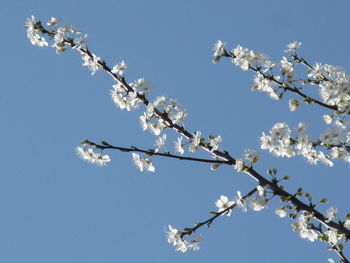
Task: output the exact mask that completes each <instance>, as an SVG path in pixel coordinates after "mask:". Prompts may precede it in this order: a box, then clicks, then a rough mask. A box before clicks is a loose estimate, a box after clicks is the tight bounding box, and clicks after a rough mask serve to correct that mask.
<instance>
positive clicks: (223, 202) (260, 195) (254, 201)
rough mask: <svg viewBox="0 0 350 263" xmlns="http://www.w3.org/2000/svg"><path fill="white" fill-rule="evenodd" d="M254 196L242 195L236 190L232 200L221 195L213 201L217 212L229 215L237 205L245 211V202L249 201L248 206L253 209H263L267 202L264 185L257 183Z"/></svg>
mask: <svg viewBox="0 0 350 263" xmlns="http://www.w3.org/2000/svg"><path fill="white" fill-rule="evenodd" d="M256 190H257V194H256V196H248V197H245V198H244V197H242V193H241V192H240V191H237V196H236V197H234V199H233V200H231V201H230V200H229V199H228V197H227V196H225V195H221V196H220V198H219V199H218V200H217V201H216V202H215V205H216V207H217V208H218V211H217V213H222V214H221V215H222V216H223V215H227V216H230V215H231V214H232V208H233V207H234V206H237V207H239V208H241V209H242V211H243V212H247V210H248V209H247V203H249V206H250V208H251V209H252V210H253V211H256V212H257V211H261V210H263V209H264V208H265V207H266V205H267V202H268V199H267V198H266V192H265V189H264V187H262V186H261V185H258V186H257V188H256Z"/></svg>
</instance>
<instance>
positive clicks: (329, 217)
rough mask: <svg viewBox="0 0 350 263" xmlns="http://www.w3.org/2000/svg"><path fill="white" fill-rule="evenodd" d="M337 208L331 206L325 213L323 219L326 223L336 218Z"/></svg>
mask: <svg viewBox="0 0 350 263" xmlns="http://www.w3.org/2000/svg"><path fill="white" fill-rule="evenodd" d="M337 213H338V208H336V207H333V206H331V207H330V208H328V210H327V211H326V214H325V217H326V218H327V220H326V222H327V223H329V222H331V221H332V220H333V218H335V217H336V216H337Z"/></svg>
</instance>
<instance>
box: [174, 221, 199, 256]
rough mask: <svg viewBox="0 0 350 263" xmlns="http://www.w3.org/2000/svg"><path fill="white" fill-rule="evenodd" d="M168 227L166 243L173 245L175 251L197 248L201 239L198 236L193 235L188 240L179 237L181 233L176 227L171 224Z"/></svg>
mask: <svg viewBox="0 0 350 263" xmlns="http://www.w3.org/2000/svg"><path fill="white" fill-rule="evenodd" d="M168 228H169V231H168V232H167V240H168V243H169V244H172V245H173V246H175V247H176V251H180V252H182V253H185V252H186V251H187V250H189V249H192V250H198V249H199V242H200V241H201V238H200V236H195V237H194V239H193V240H192V241H190V242H188V241H187V240H184V239H183V238H182V237H181V234H182V233H181V232H180V231H179V230H177V229H176V228H173V226H172V225H169V226H168Z"/></svg>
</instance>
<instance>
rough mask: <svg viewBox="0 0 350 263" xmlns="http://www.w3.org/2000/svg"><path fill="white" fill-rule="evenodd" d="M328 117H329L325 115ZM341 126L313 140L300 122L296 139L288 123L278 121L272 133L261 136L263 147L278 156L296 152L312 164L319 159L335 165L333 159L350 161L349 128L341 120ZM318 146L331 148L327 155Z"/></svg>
mask: <svg viewBox="0 0 350 263" xmlns="http://www.w3.org/2000/svg"><path fill="white" fill-rule="evenodd" d="M325 118H327V117H325ZM338 124H341V126H340V127H339V125H338V128H337V129H336V130H332V129H327V130H326V131H325V132H324V133H322V134H321V135H320V136H319V139H318V140H317V141H316V142H313V141H312V139H311V136H310V135H307V134H305V133H304V130H305V129H306V125H305V124H304V123H299V124H298V127H297V128H296V131H297V132H299V135H298V136H296V137H295V138H294V139H293V138H292V137H291V130H290V128H289V127H288V125H287V124H286V123H276V124H275V125H274V126H273V127H272V128H271V130H270V135H266V134H265V133H264V132H263V135H262V136H261V137H260V142H261V149H263V150H268V151H269V152H271V153H273V154H274V155H276V156H278V157H289V158H290V157H293V156H294V155H295V154H298V155H301V156H303V157H305V158H306V160H307V161H308V162H309V163H310V164H317V163H318V162H319V161H320V162H322V163H324V164H326V165H328V166H333V162H332V161H331V159H343V160H344V161H346V162H350V154H349V151H348V148H347V144H349V142H350V132H349V128H347V127H345V126H344V125H343V124H344V122H339V120H338ZM317 146H324V147H326V148H327V149H330V154H329V155H327V154H325V153H324V152H322V151H321V150H317V149H316V147H317Z"/></svg>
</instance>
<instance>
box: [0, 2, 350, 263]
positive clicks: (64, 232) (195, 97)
mask: <svg viewBox="0 0 350 263" xmlns="http://www.w3.org/2000/svg"><path fill="white" fill-rule="evenodd" d="M1 10H2V15H1V17H0V20H1V24H2V26H1V28H0V32H1V35H2V41H1V44H0V45H1V47H2V48H1V50H2V52H1V54H2V58H3V63H1V65H0V68H1V75H2V77H1V89H2V94H1V96H0V118H1V123H2V126H1V135H2V136H1V137H2V142H1V145H2V147H1V148H2V149H1V151H0V164H1V165H0V174H1V175H0V179H1V183H0V248H1V249H0V251H1V252H0V262H4V263H22V262H28V263H29V262H30V263H31V262H33V263H48V262H50V263H62V262H64V263H83V262H84V263H95V262H103V263H112V262H113V263H114V262H130V263H132V262H135V263H136V262H154V263H157V262H162V263H163V262H181V263H187V262H191V263H193V262H204V263H205V262H225V263H226V262H270V263H272V262H276V263H277V262H286V263H288V262H327V258H329V257H331V258H334V259H336V256H335V255H334V254H333V253H332V252H328V251H327V250H326V247H327V245H326V244H322V243H320V242H314V243H312V242H309V241H305V240H302V239H301V238H300V237H299V234H298V233H295V232H293V231H292V227H291V224H292V221H291V220H289V219H286V218H285V219H280V218H278V217H277V216H276V215H275V214H274V210H275V209H276V208H277V207H279V205H280V203H279V201H278V200H277V199H276V200H274V201H272V202H271V203H269V207H268V208H267V209H266V210H263V211H262V212H258V213H255V212H252V211H248V213H242V212H241V211H240V210H234V212H233V215H232V216H231V217H222V218H219V220H217V221H216V222H215V223H213V225H212V227H211V228H210V229H203V230H202V231H200V233H201V235H202V237H203V241H202V242H201V244H200V246H201V249H200V250H199V251H197V252H189V253H186V254H182V253H179V252H176V251H174V247H173V246H171V245H169V244H167V242H166V238H165V229H166V228H167V225H168V224H172V225H174V227H176V228H179V229H182V228H184V227H189V226H192V225H193V224H194V223H196V222H198V221H201V220H204V219H206V218H207V217H208V216H209V215H208V212H209V211H211V210H215V209H216V208H215V205H214V202H215V201H216V200H217V199H218V198H219V196H220V195H221V194H224V195H227V196H229V197H230V198H232V197H233V196H235V194H236V191H237V190H241V191H242V192H243V193H245V192H247V191H249V190H250V189H251V188H252V187H254V186H255V182H254V181H252V180H251V179H250V178H248V177H246V176H245V175H244V174H237V173H235V172H233V171H232V169H229V168H220V169H218V170H217V171H216V172H212V171H210V169H209V166H208V165H205V164H204V165H203V164H200V163H189V162H185V161H176V160H166V159H161V158H155V159H154V160H153V163H154V165H155V167H156V173H154V174H153V173H141V172H139V171H138V170H137V169H136V168H135V166H134V165H133V163H132V160H131V154H126V153H120V152H108V154H109V155H110V156H111V158H112V162H111V163H110V164H109V165H108V166H107V167H103V168H99V167H96V166H94V165H91V164H88V163H85V162H83V161H81V160H79V158H78V157H77V156H76V154H75V147H76V146H78V145H79V142H80V140H81V139H90V140H94V141H97V142H98V141H101V140H105V141H108V142H109V143H111V144H114V145H119V146H130V145H135V146H139V147H144V148H150V147H152V146H153V143H154V139H155V137H154V136H153V135H152V134H151V133H149V132H143V131H142V130H141V129H140V125H139V123H138V117H139V116H140V115H141V114H142V109H141V110H139V111H135V112H131V113H130V112H122V111H120V110H118V109H116V107H115V105H114V104H113V103H112V101H111V98H110V96H109V89H110V88H111V85H112V84H114V83H113V81H112V80H111V79H110V78H109V77H108V76H107V75H106V74H105V73H103V72H102V71H100V72H97V73H96V75H94V76H91V74H90V72H89V71H88V70H87V69H86V68H85V67H81V63H82V60H81V58H80V55H79V54H77V53H76V52H73V51H68V52H66V53H64V54H62V55H56V53H55V50H54V49H52V48H38V47H34V46H32V45H31V44H30V42H29V40H28V39H27V38H26V33H25V29H24V22H25V20H26V18H27V17H30V16H31V15H35V16H36V17H37V18H38V19H41V20H43V21H46V20H47V19H49V18H50V17H51V16H55V17H58V18H61V19H62V23H67V24H73V25H77V26H78V27H80V28H81V29H82V30H84V32H86V33H88V34H89V42H88V44H89V47H90V49H91V51H92V52H94V53H95V54H97V55H98V56H100V57H101V58H103V59H105V60H106V61H107V63H108V64H110V65H114V64H116V63H117V62H119V61H120V60H122V59H123V60H125V61H126V62H127V64H128V66H129V68H128V71H127V73H126V78H127V79H128V80H129V81H130V82H131V81H133V80H134V79H136V78H138V77H145V78H146V79H147V80H149V81H150V82H151V83H152V84H153V85H154V86H155V87H156V88H155V89H154V90H152V92H151V94H150V97H151V98H155V97H156V96H159V95H166V96H169V97H173V98H177V99H178V100H179V101H180V102H181V104H182V105H184V107H185V108H186V109H187V110H188V112H189V117H188V119H187V121H186V124H187V128H188V129H189V130H190V131H192V132H193V131H196V130H200V131H202V133H203V134H204V135H206V136H207V135H209V134H212V135H221V136H222V137H223V138H224V142H223V147H224V148H225V149H226V150H228V151H229V152H230V153H231V154H232V155H233V156H235V157H240V156H241V154H242V153H243V152H244V150H245V149H247V148H256V149H258V148H259V136H260V135H261V132H262V131H265V132H266V131H268V130H269V129H270V128H271V127H272V126H273V125H274V123H276V122H281V121H285V122H287V123H288V124H290V126H291V127H295V125H296V123H298V122H299V121H304V122H306V123H307V124H308V125H309V127H310V130H311V129H312V130H314V131H315V133H314V134H318V133H319V132H321V131H323V130H324V129H325V126H324V124H323V121H322V114H325V113H327V112H328V111H327V110H324V109H320V108H317V107H316V106H302V107H301V108H300V109H299V110H298V111H296V112H294V113H291V112H290V111H289V109H288V98H290V96H286V99H284V100H282V101H279V102H274V101H272V100H271V99H270V98H268V97H267V96H266V95H265V94H263V93H259V92H252V91H251V90H250V87H251V84H252V79H253V73H252V72H243V71H242V70H240V69H239V68H237V67H235V66H234V65H233V64H232V63H231V62H230V61H228V60H227V59H226V60H225V59H223V60H222V61H220V63H219V64H217V65H214V64H212V63H211V60H212V54H213V51H212V47H213V44H214V43H215V42H216V41H217V40H218V39H220V40H222V41H225V42H227V43H228V45H227V48H228V49H231V48H233V47H235V46H236V45H237V44H241V45H243V46H245V47H248V48H250V49H255V50H259V51H262V52H264V53H266V54H268V55H269V56H270V57H271V59H273V60H274V61H277V62H278V61H280V59H281V57H282V56H283V55H284V53H283V50H285V45H286V44H287V43H289V42H291V41H294V40H298V41H301V42H302V43H303V46H302V48H301V49H300V54H301V55H302V56H304V57H305V58H307V60H308V61H310V62H311V63H314V62H323V63H329V64H336V65H341V66H343V67H344V68H345V69H349V68H350V60H349V55H350V43H349V40H350V38H349V35H350V34H349V33H350V32H349V24H350V2H349V1H345V0H344V1H325V0H319V1H280V0H273V1H259V0H255V1H208V0H205V1H203V0H202V1H166V0H164V1H161V0H149V1H140V0H139V1H133V0H128V1H118V0H114V1H112V0H110V1H103V0H101V1H91V0H84V1H83V0H81V1H68V0H61V1H42V0H35V1H31V0H26V1H24V0H23V1H19V0H14V1H13V0H12V1H9V0H2V1H1ZM168 134H172V135H169V137H170V138H169V139H170V140H169V141H168V142H169V145H168V146H169V149H171V150H172V141H171V140H172V139H174V138H175V136H174V135H173V133H172V132H169V133H168ZM196 156H202V157H209V156H208V155H207V154H206V153H198V154H196ZM271 167H276V168H278V170H279V174H280V176H284V175H289V176H291V177H292V180H291V181H290V182H287V183H286V184H285V186H286V189H287V190H289V191H294V190H296V189H297V187H299V186H302V187H303V188H304V189H305V190H306V191H309V192H310V193H311V194H312V195H313V196H314V199H316V200H317V199H321V198H323V197H328V198H329V200H330V203H329V205H326V206H324V207H322V208H320V209H321V210H322V211H325V210H326V209H327V208H328V207H329V206H330V205H334V206H337V207H338V208H339V209H340V215H344V214H345V213H346V212H349V211H350V203H349V186H350V183H349V182H350V181H349V165H348V164H345V163H344V162H342V161H336V164H335V167H333V168H328V167H325V166H323V165H318V166H310V165H308V164H307V163H306V161H305V160H304V159H302V158H299V157H297V158H294V159H276V158H274V157H272V156H271V155H270V154H268V153H266V152H263V153H262V155H261V161H260V162H259V163H258V164H257V165H256V169H257V170H258V171H261V172H262V173H264V171H266V169H268V168H271ZM348 255H349V254H348Z"/></svg>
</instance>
